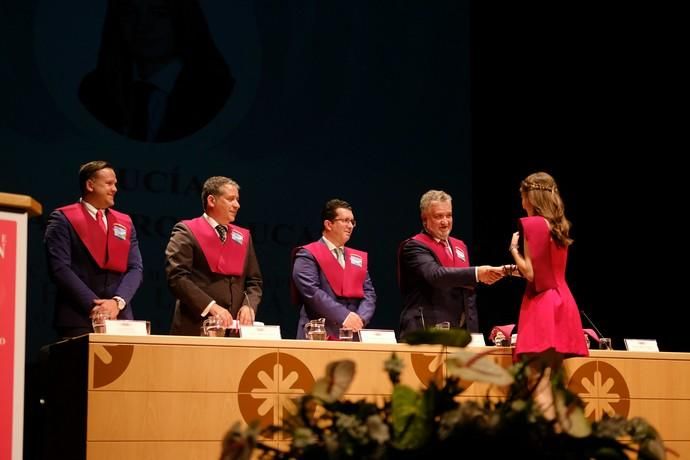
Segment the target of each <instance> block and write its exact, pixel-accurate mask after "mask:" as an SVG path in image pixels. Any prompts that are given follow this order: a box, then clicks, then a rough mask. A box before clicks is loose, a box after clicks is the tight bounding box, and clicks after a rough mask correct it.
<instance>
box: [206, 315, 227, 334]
mask: <svg viewBox="0 0 690 460" xmlns="http://www.w3.org/2000/svg"><path fill="white" fill-rule="evenodd" d="M201 335H202V336H204V337H225V326H223V322H222V321H221V319H220V318H217V317H215V316H209V317H208V318H206V319H205V320H204V323H203V325H202V327H201Z"/></svg>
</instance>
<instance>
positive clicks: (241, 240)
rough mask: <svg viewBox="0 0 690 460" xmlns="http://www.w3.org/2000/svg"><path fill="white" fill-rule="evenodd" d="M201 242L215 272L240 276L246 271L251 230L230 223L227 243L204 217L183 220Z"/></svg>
mask: <svg viewBox="0 0 690 460" xmlns="http://www.w3.org/2000/svg"><path fill="white" fill-rule="evenodd" d="M182 222H183V223H184V224H185V225H186V226H187V227H188V228H189V230H191V232H192V234H193V235H194V238H196V240H197V241H198V242H199V246H200V247H201V251H202V252H203V253H204V256H206V262H208V266H209V267H210V268H211V271H212V272H213V273H218V274H221V275H232V276H240V275H241V274H242V273H243V272H244V262H245V260H246V258H247V248H248V247H249V230H247V229H246V228H242V227H238V226H236V225H232V224H230V225H228V227H229V228H228V234H227V238H226V240H225V243H222V242H221V241H220V238H218V233H216V230H215V229H214V228H211V226H210V225H209V223H208V222H207V221H206V219H204V218H203V217H197V218H196V219H191V220H184V221H182Z"/></svg>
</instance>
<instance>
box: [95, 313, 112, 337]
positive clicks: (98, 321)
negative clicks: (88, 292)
mask: <svg viewBox="0 0 690 460" xmlns="http://www.w3.org/2000/svg"><path fill="white" fill-rule="evenodd" d="M107 319H110V315H109V314H108V313H107V312H104V311H99V312H96V313H94V314H93V316H92V317H91V325H92V326H93V332H95V333H96V334H105V320H107Z"/></svg>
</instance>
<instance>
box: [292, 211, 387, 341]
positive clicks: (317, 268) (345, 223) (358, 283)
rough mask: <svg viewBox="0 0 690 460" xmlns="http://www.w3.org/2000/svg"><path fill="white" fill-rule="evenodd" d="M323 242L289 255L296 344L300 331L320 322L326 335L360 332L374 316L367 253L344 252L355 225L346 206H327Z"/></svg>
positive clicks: (350, 249)
mask: <svg viewBox="0 0 690 460" xmlns="http://www.w3.org/2000/svg"><path fill="white" fill-rule="evenodd" d="M321 220H322V225H323V230H322V233H321V234H322V237H321V238H320V239H319V240H317V241H314V242H313V243H310V244H307V245H305V246H302V247H298V248H296V249H295V251H293V266H292V297H293V301H294V303H295V304H298V305H300V318H299V324H298V326H297V338H298V339H303V338H305V332H304V325H305V324H306V323H308V322H309V321H310V320H313V319H318V318H325V319H326V333H327V334H328V335H329V336H333V337H338V332H339V329H340V328H341V327H347V328H351V329H352V330H354V331H359V330H360V329H362V328H363V327H364V326H365V325H366V324H367V323H368V322H369V321H370V320H371V318H372V316H374V310H375V309H376V292H375V291H374V286H373V284H372V282H371V278H370V277H369V271H368V270H367V253H366V252H363V251H358V250H356V249H352V248H349V247H345V243H347V242H348V241H349V239H350V237H351V236H352V231H353V230H354V228H355V226H356V225H357V222H356V221H355V218H354V214H353V213H352V206H350V204H349V203H348V202H347V201H343V200H338V199H332V200H329V201H328V202H327V203H326V205H325V206H324V208H323V211H322V212H321Z"/></svg>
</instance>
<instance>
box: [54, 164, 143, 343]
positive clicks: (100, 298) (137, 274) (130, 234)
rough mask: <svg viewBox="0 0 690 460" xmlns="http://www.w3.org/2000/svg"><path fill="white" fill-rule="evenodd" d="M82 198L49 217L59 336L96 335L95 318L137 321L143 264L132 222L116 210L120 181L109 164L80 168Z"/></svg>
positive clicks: (56, 321) (85, 165) (55, 318)
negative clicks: (134, 301) (136, 300)
mask: <svg viewBox="0 0 690 460" xmlns="http://www.w3.org/2000/svg"><path fill="white" fill-rule="evenodd" d="M79 183H80V186H81V199H80V200H79V202H78V203H73V204H70V205H67V206H63V207H61V208H57V209H56V210H55V211H53V212H52V213H51V214H50V216H49V217H48V226H47V227H46V232H45V247H46V254H47V257H48V271H49V273H50V276H51V279H52V280H53V282H54V283H55V285H56V288H57V295H56V299H55V317H54V326H55V329H56V330H57V332H58V334H59V335H60V337H76V336H78V335H82V334H87V333H89V332H93V328H92V326H91V319H90V317H91V316H92V315H93V314H94V313H96V312H105V313H107V314H108V315H109V316H110V318H111V319H132V318H133V313H132V305H131V300H132V297H134V294H135V293H136V292H137V289H138V288H139V286H140V285H141V281H142V278H143V265H142V262H141V253H140V252H139V243H138V241H137V234H136V231H135V230H134V226H133V225H132V219H131V218H130V217H129V216H128V215H127V214H123V213H121V212H118V211H115V210H114V209H112V207H113V206H114V205H115V194H116V193H117V177H116V175H115V171H114V169H113V166H112V165H111V164H110V163H108V162H106V161H91V162H89V163H86V164H84V165H82V166H81V168H80V169H79Z"/></svg>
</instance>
